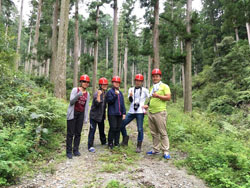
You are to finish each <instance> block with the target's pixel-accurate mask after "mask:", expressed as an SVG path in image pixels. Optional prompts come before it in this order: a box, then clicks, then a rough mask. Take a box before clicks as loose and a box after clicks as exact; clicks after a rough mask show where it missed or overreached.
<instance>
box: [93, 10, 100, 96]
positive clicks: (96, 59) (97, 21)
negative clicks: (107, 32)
mask: <svg viewBox="0 0 250 188" xmlns="http://www.w3.org/2000/svg"><path fill="white" fill-rule="evenodd" d="M99 11H100V7H99V6H97V7H96V25H98V23H99ZM98 32H99V28H98V27H96V30H95V43H94V66H93V78H92V94H94V93H95V92H96V79H97V78H96V77H97V64H98Z"/></svg>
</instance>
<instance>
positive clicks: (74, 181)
mask: <svg viewBox="0 0 250 188" xmlns="http://www.w3.org/2000/svg"><path fill="white" fill-rule="evenodd" d="M88 126H89V125H88ZM88 126H86V125H85V127H84V129H83V135H82V142H81V145H80V152H81V153H82V156H80V157H74V158H73V159H72V160H69V159H67V160H64V161H63V162H61V163H59V164H57V165H56V166H55V169H54V170H53V171H52V172H51V173H39V174H38V175H36V176H35V177H33V179H29V178H27V177H24V178H22V180H21V181H22V183H21V184H20V185H16V186H12V187H30V188H31V187H46V188H47V187H51V188H52V187H53V188H54V187H57V188H64V187H77V188H78V187H81V188H83V187H96V188H99V187H100V188H101V187H106V186H107V185H108V184H109V186H110V187H131V188H136V187H145V188H149V187H150V188H151V187H152V188H153V187H156V188H195V187H196V188H205V187H206V186H205V184H204V183H203V182H202V181H201V180H199V179H198V178H197V177H195V176H192V175H188V174H187V172H186V171H185V170H183V169H181V170H179V169H177V168H176V167H175V166H174V165H173V162H172V160H168V161H166V160H165V159H163V158H162V156H161V155H158V156H147V155H145V152H146V151H148V150H149V149H150V147H151V141H150V140H149V138H148V136H147V135H146V134H145V138H144V142H143V152H142V153H140V154H133V156H132V157H131V159H129V157H130V156H127V155H126V154H123V153H119V152H118V153H119V155H120V156H121V157H122V158H126V159H129V160H128V161H132V162H131V163H125V164H123V163H122V162H121V163H119V160H120V159H122V158H117V157H114V156H117V153H116V152H111V151H109V150H108V149H107V146H101V145H100V141H99V137H98V130H97V132H96V138H95V148H96V153H90V152H88V150H87V147H86V146H87V133H88ZM128 127H129V130H130V137H131V139H130V142H131V141H132V142H133V143H131V145H130V149H131V148H132V150H135V143H136V138H137V132H136V125H135V122H132V123H131V124H130V125H129V126H128ZM106 132H107V131H106ZM115 153H116V154H115ZM171 154H172V153H171ZM119 155H118V156H119ZM173 156H174V155H173ZM109 159H110V160H109ZM117 160H118V161H117ZM112 180H113V182H112ZM117 182H119V185H120V186H117ZM112 183H114V184H112ZM115 183H116V184H115ZM111 184H112V185H113V186H111Z"/></svg>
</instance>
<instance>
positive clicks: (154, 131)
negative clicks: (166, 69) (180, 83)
mask: <svg viewBox="0 0 250 188" xmlns="http://www.w3.org/2000/svg"><path fill="white" fill-rule="evenodd" d="M161 75H162V73H161V70H160V69H154V70H153V71H152V80H153V84H154V85H153V86H152V87H151V88H150V95H149V96H150V101H149V105H146V106H145V108H148V124H149V128H150V132H151V135H152V138H153V149H152V150H151V151H149V152H147V155H154V154H159V152H160V150H162V151H163V157H164V158H165V159H170V155H169V139H168V134H167V129H166V123H167V111H166V101H170V99H171V92H170V88H169V86H168V85H167V84H164V83H162V82H161Z"/></svg>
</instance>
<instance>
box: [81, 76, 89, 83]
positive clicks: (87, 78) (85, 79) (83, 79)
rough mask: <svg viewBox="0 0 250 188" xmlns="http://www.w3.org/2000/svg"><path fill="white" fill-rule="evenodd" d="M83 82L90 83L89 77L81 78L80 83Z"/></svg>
mask: <svg viewBox="0 0 250 188" xmlns="http://www.w3.org/2000/svg"><path fill="white" fill-rule="evenodd" d="M81 81H86V82H90V79H89V76H88V75H87V74H84V75H82V76H81V77H80V82H81Z"/></svg>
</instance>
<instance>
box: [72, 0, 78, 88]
mask: <svg viewBox="0 0 250 188" xmlns="http://www.w3.org/2000/svg"><path fill="white" fill-rule="evenodd" d="M78 1H79V0H76V2H75V40H74V76H73V77H74V78H73V87H77V85H78V59H79V22H78Z"/></svg>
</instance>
